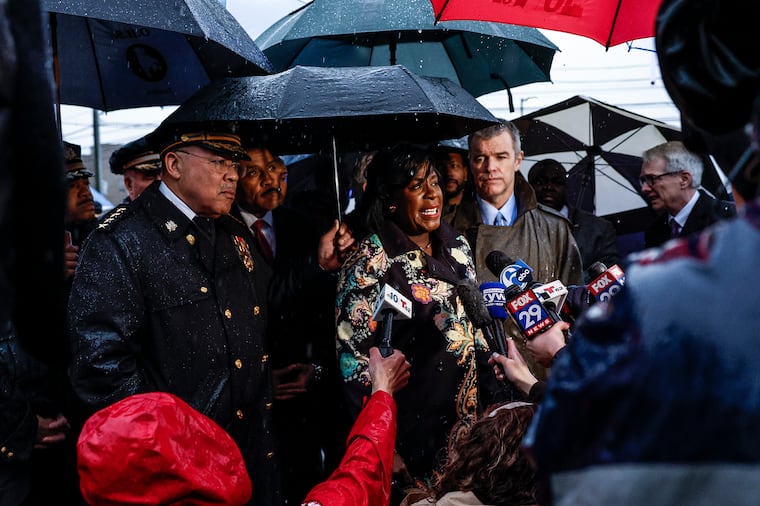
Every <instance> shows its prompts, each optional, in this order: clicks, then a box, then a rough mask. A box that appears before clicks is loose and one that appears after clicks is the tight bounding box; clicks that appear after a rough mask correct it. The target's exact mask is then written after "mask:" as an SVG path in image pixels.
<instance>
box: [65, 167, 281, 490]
mask: <svg viewBox="0 0 760 506" xmlns="http://www.w3.org/2000/svg"><path fill="white" fill-rule="evenodd" d="M159 184H160V182H158V181H157V182H156V183H155V184H153V185H151V186H150V187H148V188H147V189H146V190H145V191H144V192H143V194H142V195H141V196H140V197H139V198H138V199H136V200H135V201H134V202H132V203H131V204H129V205H127V206H120V207H118V208H116V210H114V211H113V212H112V213H111V214H110V215H109V216H107V217H105V218H104V219H103V220H102V221H101V224H100V225H99V226H98V228H97V229H96V230H95V231H94V232H93V233H92V234H90V237H89V238H88V239H87V241H86V242H85V245H84V247H83V249H82V252H81V259H80V264H79V267H78V269H77V272H76V274H75V277H74V283H73V287H72V292H71V298H70V301H69V320H70V322H69V334H70V338H71V341H72V346H73V349H72V351H73V363H72V366H71V379H72V383H73V385H74V388H75V390H76V392H77V394H78V395H79V396H80V397H81V398H82V400H83V401H84V402H86V403H87V404H88V405H89V406H91V407H92V408H95V409H99V408H102V407H104V406H106V405H108V404H111V403H113V402H115V401H118V400H120V399H123V398H124V397H127V396H129V395H132V394H135V393H139V392H147V391H156V390H160V391H166V392H170V393H173V394H175V395H177V396H179V397H181V398H182V399H184V400H185V401H187V402H188V403H189V404H190V405H191V406H193V407H194V408H196V409H197V410H199V411H200V412H202V413H204V414H205V415H207V416H209V417H210V418H212V419H213V420H215V421H216V422H217V423H218V424H219V425H221V426H222V427H223V428H224V429H225V430H227V431H228V432H229V433H230V435H231V436H232V438H233V439H234V440H235V441H236V442H237V444H238V446H239V447H240V450H241V452H242V454H243V457H244V458H245V461H246V465H247V466H248V471H249V473H250V474H251V479H252V481H253V490H254V493H253V501H252V504H267V505H268V504H279V498H278V494H279V492H278V489H279V487H278V480H277V479H275V477H276V476H277V473H276V466H277V464H276V461H277V458H276V456H275V455H274V447H273V439H272V435H271V411H270V410H271V406H272V380H271V370H270V366H269V363H268V355H267V351H266V349H265V342H264V336H265V332H266V288H267V283H268V282H269V277H270V276H271V271H270V270H269V268H268V266H266V263H265V262H264V260H263V259H262V258H261V257H260V256H258V254H257V253H256V252H255V250H254V248H253V247H252V246H251V245H250V244H249V243H248V240H247V239H246V238H247V237H249V236H248V235H247V232H246V229H245V226H244V225H242V224H241V223H240V222H239V221H238V220H236V219H234V218H232V217H230V216H223V217H221V218H219V219H218V220H215V228H216V229H215V239H214V242H213V245H212V243H211V240H209V239H207V238H206V236H205V235H203V234H201V233H200V232H199V230H198V229H197V228H196V226H195V225H194V224H193V222H192V221H190V220H189V219H188V218H187V217H186V216H185V215H184V214H183V213H182V212H181V211H180V210H179V209H178V208H177V207H176V206H175V205H174V204H172V203H171V202H170V201H169V200H168V199H167V198H166V197H164V196H163V195H162V194H161V192H160V191H159Z"/></svg>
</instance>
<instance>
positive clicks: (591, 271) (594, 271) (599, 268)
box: [586, 262, 607, 279]
mask: <svg viewBox="0 0 760 506" xmlns="http://www.w3.org/2000/svg"><path fill="white" fill-rule="evenodd" d="M606 270H607V266H606V265H604V264H603V263H602V262H594V263H593V264H591V265H589V267H588V269H586V272H588V277H589V279H594V278H597V277H599V276H601V275H602V274H603V273H604V271H606Z"/></svg>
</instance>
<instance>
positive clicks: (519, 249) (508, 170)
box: [452, 121, 583, 379]
mask: <svg viewBox="0 0 760 506" xmlns="http://www.w3.org/2000/svg"><path fill="white" fill-rule="evenodd" d="M468 141H469V142H468V143H469V156H470V172H471V173H472V178H473V181H474V183H475V190H476V192H477V198H476V199H475V200H473V201H465V202H463V203H462V204H460V207H461V209H460V210H459V212H458V213H457V216H456V217H455V218H454V220H453V223H452V226H453V227H454V228H456V229H457V230H459V231H460V232H461V233H463V234H464V235H465V237H466V238H467V240H468V241H469V243H470V247H471V248H472V251H473V256H474V260H475V270H476V274H477V278H478V282H480V283H483V282H486V281H497V280H498V273H493V272H491V271H490V270H489V269H488V265H487V264H486V257H487V256H488V254H489V253H490V252H492V251H502V252H504V253H506V254H507V255H508V256H509V257H511V258H512V259H513V260H517V259H521V260H523V261H524V262H525V263H527V264H528V265H529V266H530V267H531V268H533V279H534V280H536V281H540V282H544V283H548V282H550V281H554V280H560V281H561V282H562V283H563V284H565V285H580V284H582V283H583V271H582V266H581V255H580V252H579V250H578V246H577V244H576V242H575V239H573V235H572V231H571V229H570V225H569V223H568V221H567V220H566V219H565V217H564V216H562V215H561V214H559V212H558V211H555V210H554V209H552V208H550V207H548V206H544V205H543V204H539V203H538V201H537V200H536V194H535V192H534V191H533V188H532V187H531V186H530V184H529V183H528V181H526V180H525V178H524V177H523V176H522V174H520V164H521V163H522V160H523V152H522V150H521V149H520V132H519V130H518V129H517V127H516V126H515V125H514V124H513V123H511V122H509V121H503V122H501V123H499V124H498V125H494V126H491V127H487V128H484V129H482V130H478V131H477V132H474V133H473V134H471V135H470V137H469V139H468ZM505 330H506V331H507V332H508V333H509V334H510V335H512V336H513V337H517V338H519V341H518V342H519V343H520V346H522V341H523V339H522V336H520V334H519V332H518V331H517V329H516V327H515V326H514V325H511V323H508V324H507V325H506V327H505ZM521 351H522V352H523V356H525V357H526V360H528V361H529V365H530V367H531V370H532V371H533V373H534V375H535V376H536V377H537V378H539V379H546V373H545V371H544V368H543V367H542V366H540V365H539V364H537V363H534V362H533V360H532V359H531V358H530V356H529V354H528V353H527V352H526V351H525V350H524V349H521Z"/></svg>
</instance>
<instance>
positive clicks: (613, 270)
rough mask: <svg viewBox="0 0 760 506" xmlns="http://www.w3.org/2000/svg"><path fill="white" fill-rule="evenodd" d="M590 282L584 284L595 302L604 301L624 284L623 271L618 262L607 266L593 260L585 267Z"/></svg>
mask: <svg viewBox="0 0 760 506" xmlns="http://www.w3.org/2000/svg"><path fill="white" fill-rule="evenodd" d="M587 272H588V273H589V277H590V278H591V282H590V283H589V284H588V285H587V286H586V288H587V289H588V291H589V293H591V295H592V296H593V297H594V300H595V301H597V302H606V301H608V300H610V299H611V298H612V297H613V296H614V295H615V294H616V293H618V292H619V291H620V290H621V289H622V288H623V286H625V273H624V272H623V269H621V268H620V266H619V265H618V264H614V265H613V266H612V267H609V268H608V267H607V266H606V265H604V264H603V263H602V262H594V263H593V264H591V265H590V266H589V268H588V269H587Z"/></svg>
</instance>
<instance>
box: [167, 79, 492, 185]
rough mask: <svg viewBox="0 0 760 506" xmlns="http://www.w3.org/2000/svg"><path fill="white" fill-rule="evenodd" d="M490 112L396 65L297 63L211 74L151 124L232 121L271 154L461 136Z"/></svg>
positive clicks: (450, 86) (486, 121) (444, 82)
mask: <svg viewBox="0 0 760 506" xmlns="http://www.w3.org/2000/svg"><path fill="white" fill-rule="evenodd" d="M497 122H498V120H497V118H495V117H494V116H493V115H492V114H491V113H490V112H489V111H488V109H486V108H485V107H484V106H483V105H482V104H480V102H478V101H477V100H476V99H475V98H474V97H473V96H472V95H470V94H469V93H467V92H466V91H465V90H464V89H462V88H461V87H460V86H458V85H456V84H454V83H453V82H451V81H449V80H448V79H444V78H433V77H422V76H418V75H416V74H413V73H411V72H409V70H407V69H406V68H405V67H403V66H401V65H393V66H386V67H338V68H331V67H301V66H296V67H294V68H292V69H289V70H286V71H284V72H280V73H278V74H272V75H267V76H252V77H240V78H226V79H220V80H216V81H214V82H212V83H210V84H209V85H207V86H206V87H204V88H203V89H201V90H200V91H198V92H197V93H196V94H195V95H193V96H192V97H190V98H189V99H188V100H187V101H185V102H184V103H183V104H182V105H180V106H179V107H178V108H177V110H175V111H174V112H173V113H172V114H170V115H169V116H168V117H167V118H166V119H165V120H164V121H163V122H162V123H161V124H160V125H159V126H158V128H157V129H156V130H155V132H154V133H153V136H154V137H156V138H160V137H162V136H165V135H169V134H172V133H174V132H175V131H176V130H177V129H186V128H188V127H190V126H206V127H208V126H213V125H214V124H220V125H229V124H230V123H233V124H234V128H236V129H237V131H238V133H239V134H240V135H241V136H242V137H243V138H244V139H247V140H255V141H261V142H264V143H266V145H267V146H268V147H269V149H270V150H272V151H273V152H274V153H278V154H295V153H317V152H325V153H330V152H331V153H332V155H333V161H334V167H335V174H336V182H337V178H338V175H337V174H338V170H337V153H338V148H340V151H363V150H371V149H376V148H379V147H382V146H385V145H390V144H393V143H395V142H400V141H408V142H416V143H429V142H435V141H437V140H439V139H449V138H453V137H461V136H463V135H466V134H468V133H470V132H472V131H474V130H477V129H480V128H483V127H486V126H488V125H492V124H495V123H497Z"/></svg>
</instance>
